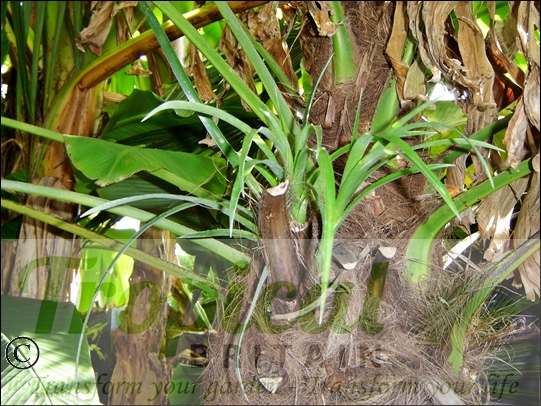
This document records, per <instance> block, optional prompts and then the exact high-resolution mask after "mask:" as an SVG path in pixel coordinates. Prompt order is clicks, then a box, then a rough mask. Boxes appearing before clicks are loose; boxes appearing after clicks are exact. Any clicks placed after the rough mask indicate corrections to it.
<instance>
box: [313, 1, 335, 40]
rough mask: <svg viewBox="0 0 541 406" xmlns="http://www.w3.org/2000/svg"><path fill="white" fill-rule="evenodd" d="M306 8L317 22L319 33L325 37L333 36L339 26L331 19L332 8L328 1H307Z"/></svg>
mask: <svg viewBox="0 0 541 406" xmlns="http://www.w3.org/2000/svg"><path fill="white" fill-rule="evenodd" d="M305 3H306V8H307V9H308V12H309V13H310V15H311V16H312V18H313V20H314V23H315V24H316V27H317V31H318V34H319V35H321V36H323V37H332V36H333V35H334V34H336V31H337V30H338V27H337V26H336V24H334V23H333V22H332V21H331V20H329V12H330V8H329V5H328V2H327V1H307V2H305Z"/></svg>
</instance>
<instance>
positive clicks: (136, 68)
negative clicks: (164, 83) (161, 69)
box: [126, 59, 152, 78]
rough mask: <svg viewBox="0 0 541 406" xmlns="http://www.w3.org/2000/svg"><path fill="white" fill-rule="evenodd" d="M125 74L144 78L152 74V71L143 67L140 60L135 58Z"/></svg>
mask: <svg viewBox="0 0 541 406" xmlns="http://www.w3.org/2000/svg"><path fill="white" fill-rule="evenodd" d="M126 75H134V76H142V77H144V78H146V77H149V76H150V75H152V72H151V71H149V70H148V69H145V68H143V65H142V64H141V60H140V59H137V60H136V61H135V62H134V63H133V64H132V67H131V69H130V70H129V71H127V72H126Z"/></svg>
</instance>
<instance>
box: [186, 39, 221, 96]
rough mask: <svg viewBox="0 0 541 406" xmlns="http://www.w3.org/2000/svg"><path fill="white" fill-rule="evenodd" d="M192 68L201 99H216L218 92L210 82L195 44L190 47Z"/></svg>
mask: <svg viewBox="0 0 541 406" xmlns="http://www.w3.org/2000/svg"><path fill="white" fill-rule="evenodd" d="M190 68H191V72H192V75H193V78H194V80H195V87H196V89H197V93H199V97H201V100H203V101H211V100H214V99H215V98H216V94H215V93H214V91H213V90H212V85H211V84H210V80H209V78H208V76H207V71H206V69H205V64H204V63H203V61H202V60H201V56H200V55H199V51H198V50H197V48H196V47H195V46H194V45H193V44H192V46H191V47H190Z"/></svg>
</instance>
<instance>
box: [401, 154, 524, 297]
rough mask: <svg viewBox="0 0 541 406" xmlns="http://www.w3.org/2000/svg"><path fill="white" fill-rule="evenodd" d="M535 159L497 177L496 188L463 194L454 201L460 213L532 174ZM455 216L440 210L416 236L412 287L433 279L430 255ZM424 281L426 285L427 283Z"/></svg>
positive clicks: (409, 271) (410, 259)
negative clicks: (438, 238)
mask: <svg viewBox="0 0 541 406" xmlns="http://www.w3.org/2000/svg"><path fill="white" fill-rule="evenodd" d="M531 165H532V164H531V159H529V160H527V161H524V162H522V163H520V164H519V165H518V167H517V169H516V170H515V169H513V168H510V169H508V170H507V171H505V172H502V173H501V174H499V175H498V176H496V177H494V178H493V181H494V188H493V187H492V186H491V185H490V182H489V181H485V182H483V183H481V184H480V185H478V186H476V187H474V188H472V189H470V190H468V191H467V192H464V193H462V194H461V195H459V196H458V197H456V198H455V199H454V200H453V201H454V203H455V207H456V210H458V212H463V211H464V210H466V209H467V208H468V207H471V206H473V205H474V204H476V203H478V202H479V201H480V200H481V199H482V198H484V197H486V196H488V195H489V194H491V193H493V192H495V191H496V190H498V189H501V188H502V187H504V186H506V185H508V184H510V183H511V182H513V181H515V180H517V179H520V178H522V177H524V176H526V175H528V174H530V173H531V171H532V169H531ZM453 217H454V214H453V211H452V209H451V207H449V206H448V205H445V206H442V207H440V208H439V209H438V210H436V211H435V212H434V213H432V215H431V216H430V217H429V218H428V220H427V221H425V222H424V223H423V224H421V225H420V226H419V227H418V228H417V230H416V231H415V233H414V234H413V236H412V238H411V240H410V243H409V245H408V248H407V250H406V255H405V258H404V259H405V261H404V264H405V269H404V272H403V276H404V279H406V281H408V282H409V283H410V284H411V285H418V286H420V287H421V288H422V289H423V288H424V287H425V282H426V281H428V278H429V277H430V255H431V253H432V248H433V246H434V243H435V241H436V237H437V236H438V234H439V232H440V231H441V230H442V229H443V227H444V226H445V225H446V224H447V223H448V222H449V221H451V220H452V219H453ZM423 281H424V282H423Z"/></svg>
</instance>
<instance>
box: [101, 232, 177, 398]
mask: <svg viewBox="0 0 541 406" xmlns="http://www.w3.org/2000/svg"><path fill="white" fill-rule="evenodd" d="M137 248H138V249H140V250H142V251H144V252H146V253H148V254H149V255H152V256H155V257H159V258H161V259H164V260H166V261H169V262H172V263H177V258H176V255H175V240H174V239H173V238H172V236H171V234H170V233H169V232H167V231H163V230H159V229H156V228H150V229H149V230H147V231H146V232H145V233H143V235H142V236H141V238H139V239H138V240H137ZM131 279H132V280H131V286H130V298H129V302H128V306H127V308H126V310H124V312H123V313H122V316H121V324H120V328H119V330H117V331H115V332H114V342H115V348H116V358H117V363H116V365H115V369H114V371H113V375H112V377H111V385H112V386H111V388H114V390H113V389H111V392H110V394H109V403H110V404H116V405H137V404H140V405H142V404H145V405H149V404H152V405H164V404H167V396H166V395H165V394H164V392H163V391H159V393H157V392H158V391H157V389H156V387H160V385H164V384H165V383H167V382H170V381H171V373H172V367H171V366H170V365H169V364H168V363H167V362H166V361H165V359H164V358H160V350H161V346H162V340H163V337H164V333H165V326H166V323H167V313H168V305H167V295H168V293H169V290H170V288H171V276H170V275H168V274H165V273H164V272H163V271H161V270H158V269H154V268H152V267H150V266H148V265H146V264H143V263H141V262H139V261H135V263H134V269H133V274H132V278H131Z"/></svg>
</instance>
